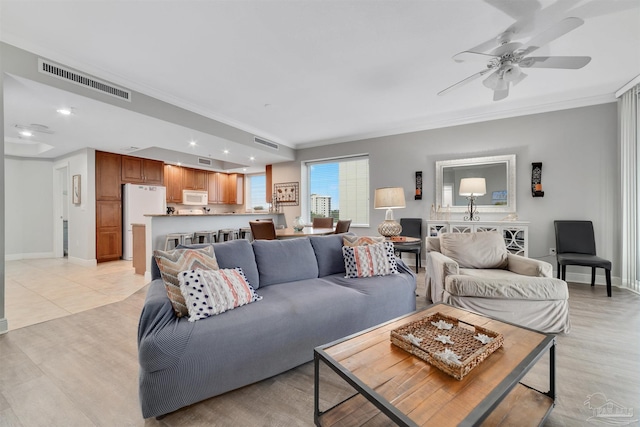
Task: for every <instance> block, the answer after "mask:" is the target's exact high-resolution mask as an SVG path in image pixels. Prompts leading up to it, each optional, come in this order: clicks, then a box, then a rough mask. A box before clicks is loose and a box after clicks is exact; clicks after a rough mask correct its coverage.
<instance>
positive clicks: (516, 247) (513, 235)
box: [427, 220, 529, 257]
mask: <svg viewBox="0 0 640 427" xmlns="http://www.w3.org/2000/svg"><path fill="white" fill-rule="evenodd" d="M475 231H497V232H499V233H500V234H502V237H503V238H504V242H505V244H506V245H507V250H509V252H511V253H513V254H516V255H522V256H524V257H528V256H529V221H477V222H476V221H473V222H471V221H437V220H434V221H427V236H431V237H436V236H439V235H440V234H441V233H473V232H475Z"/></svg>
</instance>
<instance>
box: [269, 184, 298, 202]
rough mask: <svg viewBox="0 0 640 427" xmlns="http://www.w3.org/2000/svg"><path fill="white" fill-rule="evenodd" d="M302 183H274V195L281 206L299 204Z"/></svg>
mask: <svg viewBox="0 0 640 427" xmlns="http://www.w3.org/2000/svg"><path fill="white" fill-rule="evenodd" d="M299 188H300V185H299V184H298V183H297V182H281V183H279V184H273V197H274V199H275V200H276V203H277V204H278V205H281V206H298V204H299V203H300V198H299V191H300V190H299Z"/></svg>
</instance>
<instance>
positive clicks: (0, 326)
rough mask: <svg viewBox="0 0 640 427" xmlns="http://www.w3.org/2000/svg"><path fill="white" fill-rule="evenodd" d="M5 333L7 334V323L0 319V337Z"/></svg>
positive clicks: (5, 320)
mask: <svg viewBox="0 0 640 427" xmlns="http://www.w3.org/2000/svg"><path fill="white" fill-rule="evenodd" d="M7 332H9V322H8V321H7V319H6V318H4V317H3V318H1V319H0V335H2V334H6V333H7Z"/></svg>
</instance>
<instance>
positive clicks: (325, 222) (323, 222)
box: [312, 217, 333, 228]
mask: <svg viewBox="0 0 640 427" xmlns="http://www.w3.org/2000/svg"><path fill="white" fill-rule="evenodd" d="M312 225H313V228H333V218H331V217H328V218H327V217H317V218H313V224H312Z"/></svg>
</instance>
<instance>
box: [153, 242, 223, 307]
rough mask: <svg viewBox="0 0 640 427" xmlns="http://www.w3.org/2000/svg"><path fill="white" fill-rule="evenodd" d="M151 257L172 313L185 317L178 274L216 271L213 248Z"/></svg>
mask: <svg viewBox="0 0 640 427" xmlns="http://www.w3.org/2000/svg"><path fill="white" fill-rule="evenodd" d="M153 256H154V257H155V259H156V262H157V263H158V268H159V269H160V275H161V276H162V281H163V282H164V286H165V288H166V289H167V295H168V296H169V300H171V305H172V306H173V311H174V312H175V313H176V316H178V317H182V316H187V315H188V314H189V311H188V310H187V306H186V304H185V301H184V297H183V296H182V292H181V291H180V283H179V281H178V274H179V273H180V272H181V271H186V270H195V269H196V268H201V269H203V270H217V269H218V261H217V260H216V256H215V254H214V252H213V246H207V247H204V248H202V249H176V250H173V251H154V252H153Z"/></svg>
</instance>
